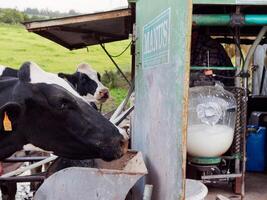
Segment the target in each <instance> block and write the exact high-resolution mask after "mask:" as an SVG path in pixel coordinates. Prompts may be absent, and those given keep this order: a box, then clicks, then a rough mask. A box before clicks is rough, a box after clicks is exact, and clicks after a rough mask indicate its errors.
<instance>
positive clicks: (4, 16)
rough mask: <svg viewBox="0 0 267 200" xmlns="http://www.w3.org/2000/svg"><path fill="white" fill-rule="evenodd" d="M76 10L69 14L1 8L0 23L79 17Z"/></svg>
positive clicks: (35, 9)
mask: <svg viewBox="0 0 267 200" xmlns="http://www.w3.org/2000/svg"><path fill="white" fill-rule="evenodd" d="M79 14H80V13H78V12H76V11H75V10H69V12H59V11H51V10H48V9H41V10H38V9H37V8H26V9H25V10H24V11H23V12H21V11H19V10H17V9H12V8H0V23H7V24H19V23H22V22H26V21H33V20H42V19H51V18H59V17H66V16H74V15H79Z"/></svg>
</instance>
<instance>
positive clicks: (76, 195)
mask: <svg viewBox="0 0 267 200" xmlns="http://www.w3.org/2000/svg"><path fill="white" fill-rule="evenodd" d="M96 162H97V166H98V168H82V167H71V168H67V169H64V170H61V171H59V172H57V173H55V174H53V175H52V176H50V177H49V178H47V179H46V180H45V181H44V183H43V184H42V185H41V187H40V188H39V189H38V190H37V191H36V194H35V196H34V199H36V200H65V199H79V200H85V199H90V200H107V199H116V200H124V199H125V198H126V195H127V193H128V192H129V190H130V189H131V188H132V187H133V185H134V184H135V183H136V182H137V180H138V179H140V178H141V177H142V176H144V175H145V174H147V168H146V166H145V163H144V160H143V157H142V154H141V153H140V152H133V151H129V152H127V153H126V154H125V155H124V156H123V157H122V158H121V159H119V160H115V161H112V162H104V161H102V160H97V161H96Z"/></svg>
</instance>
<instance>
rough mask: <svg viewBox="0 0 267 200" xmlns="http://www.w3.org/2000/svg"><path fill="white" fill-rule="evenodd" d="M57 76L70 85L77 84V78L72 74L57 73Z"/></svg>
mask: <svg viewBox="0 0 267 200" xmlns="http://www.w3.org/2000/svg"><path fill="white" fill-rule="evenodd" d="M58 76H59V77H60V78H63V79H64V80H67V81H68V82H69V83H71V84H72V85H76V84H77V81H78V80H77V76H75V75H73V74H64V73H58Z"/></svg>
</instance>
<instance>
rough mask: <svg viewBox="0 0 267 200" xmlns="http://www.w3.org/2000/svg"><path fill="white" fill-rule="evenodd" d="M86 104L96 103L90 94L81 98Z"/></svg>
mask: <svg viewBox="0 0 267 200" xmlns="http://www.w3.org/2000/svg"><path fill="white" fill-rule="evenodd" d="M82 97H83V98H84V99H85V100H86V101H87V102H89V103H90V102H96V101H97V100H96V99H95V97H94V96H93V95H91V94H90V93H88V94H87V95H85V96H82Z"/></svg>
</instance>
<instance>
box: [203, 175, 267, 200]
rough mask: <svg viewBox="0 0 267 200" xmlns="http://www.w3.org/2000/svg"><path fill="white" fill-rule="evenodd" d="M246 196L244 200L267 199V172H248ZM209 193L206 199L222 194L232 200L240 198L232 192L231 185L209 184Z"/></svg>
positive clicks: (213, 198)
mask: <svg viewBox="0 0 267 200" xmlns="http://www.w3.org/2000/svg"><path fill="white" fill-rule="evenodd" d="M245 188H246V190H245V192H246V193H245V198H244V199H243V200H267V173H265V174H264V173H246V180H245ZM208 190H209V193H208V196H207V197H206V198H205V200H216V196H217V195H218V194H221V195H223V196H225V197H228V198H229V199H231V200H240V199H241V198H240V196H237V195H235V194H234V193H233V192H232V187H231V186H229V185H218V186H209V187H208Z"/></svg>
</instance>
